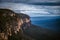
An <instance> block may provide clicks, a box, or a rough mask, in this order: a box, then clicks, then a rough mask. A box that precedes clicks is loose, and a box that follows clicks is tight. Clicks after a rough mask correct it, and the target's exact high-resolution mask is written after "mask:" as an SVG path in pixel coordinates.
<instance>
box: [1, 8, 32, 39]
mask: <svg viewBox="0 0 60 40" xmlns="http://www.w3.org/2000/svg"><path fill="white" fill-rule="evenodd" d="M28 27H30V17H29V16H28V15H26V14H22V13H21V14H18V13H15V12H13V11H12V10H10V9H0V40H33V38H31V37H30V36H27V35H25V34H24V30H25V29H27V28H28ZM1 34H3V35H1ZM2 36H3V38H2Z"/></svg>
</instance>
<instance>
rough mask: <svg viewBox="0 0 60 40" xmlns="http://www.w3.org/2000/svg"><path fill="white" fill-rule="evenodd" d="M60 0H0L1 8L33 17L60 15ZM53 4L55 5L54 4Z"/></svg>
mask: <svg viewBox="0 0 60 40" xmlns="http://www.w3.org/2000/svg"><path fill="white" fill-rule="evenodd" d="M59 2H60V0H0V8H9V9H12V10H14V11H15V12H18V13H20V12H21V13H25V14H28V15H29V16H31V17H35V16H36V17H37V16H41V15H43V16H45V15H48V16H49V15H55V16H56V15H60V4H59ZM52 4H53V5H52Z"/></svg>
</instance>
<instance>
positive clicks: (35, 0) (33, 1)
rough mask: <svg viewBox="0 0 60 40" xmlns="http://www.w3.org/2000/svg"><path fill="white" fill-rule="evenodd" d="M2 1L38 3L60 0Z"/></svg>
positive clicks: (57, 0)
mask: <svg viewBox="0 0 60 40" xmlns="http://www.w3.org/2000/svg"><path fill="white" fill-rule="evenodd" d="M0 2H23V3H37V2H60V0H0Z"/></svg>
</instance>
